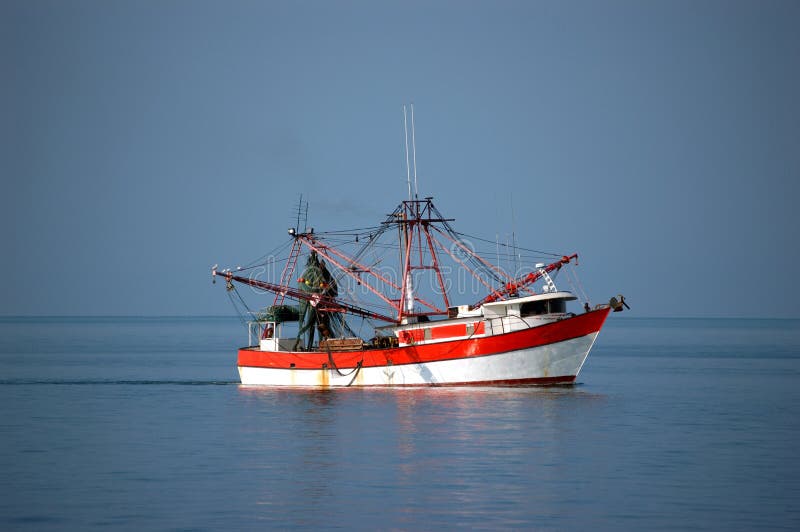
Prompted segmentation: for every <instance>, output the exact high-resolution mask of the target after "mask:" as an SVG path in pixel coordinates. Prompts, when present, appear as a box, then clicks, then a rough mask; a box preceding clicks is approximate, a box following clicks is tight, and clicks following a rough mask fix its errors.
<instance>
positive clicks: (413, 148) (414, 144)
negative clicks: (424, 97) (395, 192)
mask: <svg viewBox="0 0 800 532" xmlns="http://www.w3.org/2000/svg"><path fill="white" fill-rule="evenodd" d="M415 130H416V128H415V127H414V104H413V103H412V104H411V153H412V155H413V158H414V197H415V198H416V199H419V189H418V188H417V141H416V138H415V136H414V131H415Z"/></svg>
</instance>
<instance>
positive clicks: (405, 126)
mask: <svg viewBox="0 0 800 532" xmlns="http://www.w3.org/2000/svg"><path fill="white" fill-rule="evenodd" d="M411 117H412V118H411V120H412V123H413V120H414V118H413V117H414V111H413V107H412V111H411ZM403 133H404V134H405V142H406V182H407V183H408V200H409V201H411V167H410V166H409V164H408V118H407V115H406V106H405V104H403ZM415 168H416V164H415ZM416 179H417V174H416V171H415V173H414V181H415V182H416Z"/></svg>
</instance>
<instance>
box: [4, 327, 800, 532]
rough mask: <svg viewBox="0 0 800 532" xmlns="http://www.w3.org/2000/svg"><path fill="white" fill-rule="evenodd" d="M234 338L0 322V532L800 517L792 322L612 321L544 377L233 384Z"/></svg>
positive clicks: (702, 524)
mask: <svg viewBox="0 0 800 532" xmlns="http://www.w3.org/2000/svg"><path fill="white" fill-rule="evenodd" d="M244 343H246V331H245V330H244V328H243V327H242V326H241V324H239V322H238V321H236V320H235V319H229V318H91V319H74V318H46V319H16V318H4V319H0V471H2V475H0V529H2V530H35V531H46V530H66V529H70V530H73V529H77V530H90V529H97V530H263V529H268V528H278V529H284V528H312V529H318V528H342V529H353V528H355V529H426V530H435V529H439V528H483V529H487V528H488V529H506V528H526V529H542V530H548V529H552V530H563V529H585V530H595V529H604V530H617V529H621V528H627V529H634V530H658V529H662V530H676V529H681V530H687V529H700V530H706V529H715V530H753V529H761V530H763V529H792V530H798V529H800V321H796V320H718V319H715V320H703V319H679V320H669V319H657V320H656V319H654V320H650V319H636V318H624V317H617V316H611V318H610V319H609V323H608V325H607V327H606V328H605V329H604V331H603V332H602V333H601V335H600V338H599V339H598V342H597V344H596V345H595V349H594V351H593V352H592V354H591V356H590V357H589V360H588V361H587V363H586V365H585V366H584V370H583V372H582V373H581V375H580V377H579V381H580V383H579V384H577V385H575V386H571V387H550V388H463V389H449V388H448V389H443V388H433V389H413V390H406V389H382V390H360V389H343V390H334V391H315V390H297V389H295V390H275V389H253V388H243V387H240V386H239V385H238V384H237V377H238V376H237V374H236V368H235V356H236V354H235V348H236V347H237V346H239V345H242V344H244Z"/></svg>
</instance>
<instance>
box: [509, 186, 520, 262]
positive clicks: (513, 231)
mask: <svg viewBox="0 0 800 532" xmlns="http://www.w3.org/2000/svg"><path fill="white" fill-rule="evenodd" d="M511 245H512V246H514V247H513V252H514V277H516V276H517V275H519V265H518V264H517V218H516V216H514V195H513V194H512V195H511Z"/></svg>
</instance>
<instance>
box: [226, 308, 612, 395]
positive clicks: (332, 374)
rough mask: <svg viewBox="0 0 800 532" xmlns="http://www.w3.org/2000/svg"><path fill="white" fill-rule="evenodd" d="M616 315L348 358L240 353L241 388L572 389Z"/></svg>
mask: <svg viewBox="0 0 800 532" xmlns="http://www.w3.org/2000/svg"><path fill="white" fill-rule="evenodd" d="M609 311H610V309H609V308H608V307H607V306H605V307H604V308H600V309H597V310H593V311H591V312H587V313H585V314H580V315H577V316H574V317H568V318H565V319H563V320H559V321H555V322H552V323H549V324H547V325H542V326H538V327H532V328H529V329H523V330H518V331H514V332H509V333H504V334H494V335H488V336H482V337H479V338H468V339H461V340H454V341H450V342H439V343H430V344H424V343H423V344H419V345H409V346H400V347H395V348H390V349H365V350H360V351H350V352H333V353H325V352H301V351H289V352H287V351H268V350H261V349H260V348H259V347H258V346H252V347H246V348H242V349H240V350H239V356H238V369H239V376H240V378H241V382H242V384H243V385H261V386H311V387H346V386H437V385H438V386H456V385H459V386H464V385H556V384H570V383H574V382H575V379H576V378H577V376H578V374H579V373H580V371H581V368H582V367H583V364H584V362H585V361H586V358H587V357H588V355H589V351H590V350H591V348H592V346H593V344H594V341H595V339H596V338H597V335H598V334H599V332H600V329H601V328H602V326H603V323H604V322H605V320H606V318H607V316H608V313H609Z"/></svg>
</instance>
